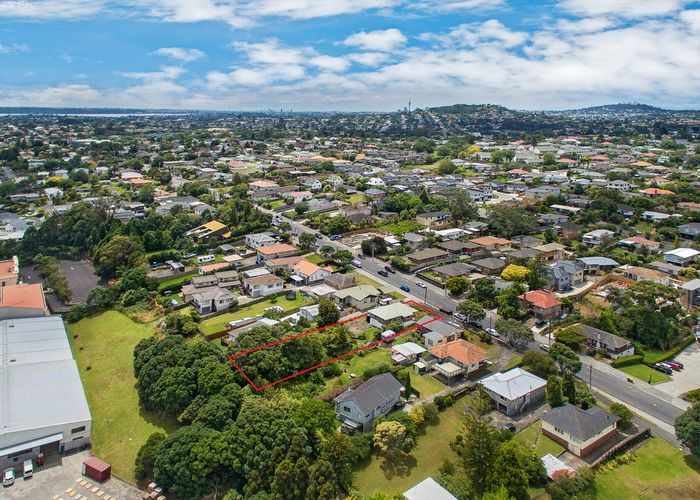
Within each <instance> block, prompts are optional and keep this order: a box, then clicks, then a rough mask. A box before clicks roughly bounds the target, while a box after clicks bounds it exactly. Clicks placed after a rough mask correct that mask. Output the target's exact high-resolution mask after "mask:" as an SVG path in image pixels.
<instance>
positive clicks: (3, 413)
mask: <svg viewBox="0 0 700 500" xmlns="http://www.w3.org/2000/svg"><path fill="white" fill-rule="evenodd" d="M0 362H1V363H2V364H1V365H0V448H5V447H7V446H13V445H16V444H19V443H17V442H14V440H13V438H12V436H10V434H13V433H16V432H20V431H25V430H31V429H36V428H42V427H49V426H54V425H59V424H64V423H67V422H80V421H86V420H91V417H90V409H89V408H88V404H87V400H86V399H85V393H84V392H83V385H82V382H81V381H80V374H79V373H78V367H77V365H76V363H75V361H74V360H73V358H72V354H71V350H70V346H69V344H68V336H67V334H66V330H65V327H64V326H63V320H62V319H61V317H60V316H44V317H38V318H25V319H13V320H6V321H0ZM37 401H40V402H41V404H37Z"/></svg>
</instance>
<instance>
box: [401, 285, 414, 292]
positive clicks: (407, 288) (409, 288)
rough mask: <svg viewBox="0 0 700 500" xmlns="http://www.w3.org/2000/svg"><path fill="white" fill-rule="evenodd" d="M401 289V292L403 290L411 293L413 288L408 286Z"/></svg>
mask: <svg viewBox="0 0 700 500" xmlns="http://www.w3.org/2000/svg"><path fill="white" fill-rule="evenodd" d="M399 288H400V289H401V290H403V291H404V292H410V291H411V287H409V286H408V285H401V286H400V287H399Z"/></svg>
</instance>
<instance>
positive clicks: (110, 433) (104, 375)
mask: <svg viewBox="0 0 700 500" xmlns="http://www.w3.org/2000/svg"><path fill="white" fill-rule="evenodd" d="M68 333H69V337H70V343H71V347H72V349H73V355H74V356H75V359H76V361H77V363H78V368H79V370H80V377H81V379H82V381H83V387H84V388H85V395H86V396H87V400H88V404H89V405H90V413H91V414H92V449H93V452H94V453H95V455H96V456H98V457H99V458H101V459H103V460H105V461H107V462H108V463H110V464H112V470H113V472H114V473H115V474H116V475H118V476H119V477H121V478H123V479H126V480H127V481H130V482H135V478H134V459H135V458H136V453H137V452H138V450H139V448H140V447H141V445H142V444H143V443H145V442H146V439H147V438H148V436H150V435H151V434H152V433H153V432H158V431H164V432H170V431H172V430H174V429H175V423H174V422H172V421H168V420H164V419H162V418H160V417H158V416H157V415H153V414H150V413H148V412H146V411H144V410H142V409H141V407H140V406H139V400H138V394H137V393H136V389H135V387H134V386H135V385H136V379H135V378H134V373H133V367H132V360H133V353H134V347H135V346H136V344H137V343H138V341H139V340H141V339H143V338H146V337H150V336H151V335H153V333H154V329H153V325H152V324H145V325H144V324H139V323H135V322H134V321H131V320H130V319H129V318H127V317H126V316H124V315H123V314H120V313H118V312H115V311H107V312H105V313H102V314H99V315H97V316H93V317H91V318H86V319H83V320H81V321H79V322H78V323H75V324H69V325H68ZM74 337H75V338H74ZM88 366H90V367H91V368H90V370H87V367H88Z"/></svg>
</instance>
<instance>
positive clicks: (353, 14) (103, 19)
mask: <svg viewBox="0 0 700 500" xmlns="http://www.w3.org/2000/svg"><path fill="white" fill-rule="evenodd" d="M0 67H2V77H0V106H55V107H119V108H151V109H154V108H161V109H163V108H167V109H218V110H243V111H245V110H263V109H268V108H271V109H275V110H278V109H285V110H288V109H293V110H296V111H331V110H335V111H371V110H376V111H392V110H395V109H399V108H404V107H405V106H407V105H408V102H409V100H410V101H411V106H412V108H414V109H415V108H425V107H433V106H440V105H447V104H454V103H468V104H471V103H476V104H480V103H494V104H501V105H503V106H506V107H509V108H515V109H531V110H535V109H548V110H549V109H551V110H555V109H571V108H579V107H586V106H595V105H601V104H608V103H617V102H643V103H646V104H650V105H654V106H660V107H668V108H676V109H697V108H700V93H699V92H698V89H700V2H692V1H685V0H607V1H598V0H552V1H545V2H533V1H525V0H417V1H405V0H256V1H253V0H198V1H196V2H195V1H189V0H128V1H124V2H114V1H111V0H62V1H60V2H59V1H57V0H0Z"/></svg>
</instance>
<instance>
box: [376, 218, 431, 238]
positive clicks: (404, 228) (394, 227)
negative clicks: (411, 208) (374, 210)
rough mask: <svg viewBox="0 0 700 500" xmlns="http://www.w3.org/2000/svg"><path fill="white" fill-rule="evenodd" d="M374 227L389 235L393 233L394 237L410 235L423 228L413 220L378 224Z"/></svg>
mask: <svg viewBox="0 0 700 500" xmlns="http://www.w3.org/2000/svg"><path fill="white" fill-rule="evenodd" d="M375 227H376V228H377V229H384V230H385V231H389V232H390V233H393V234H394V235H396V236H403V235H404V234H406V233H411V232H414V231H418V230H419V229H424V228H425V226H423V225H422V224H418V223H417V222H416V221H413V220H402V221H399V222H394V223H386V224H379V225H377V226H375Z"/></svg>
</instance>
